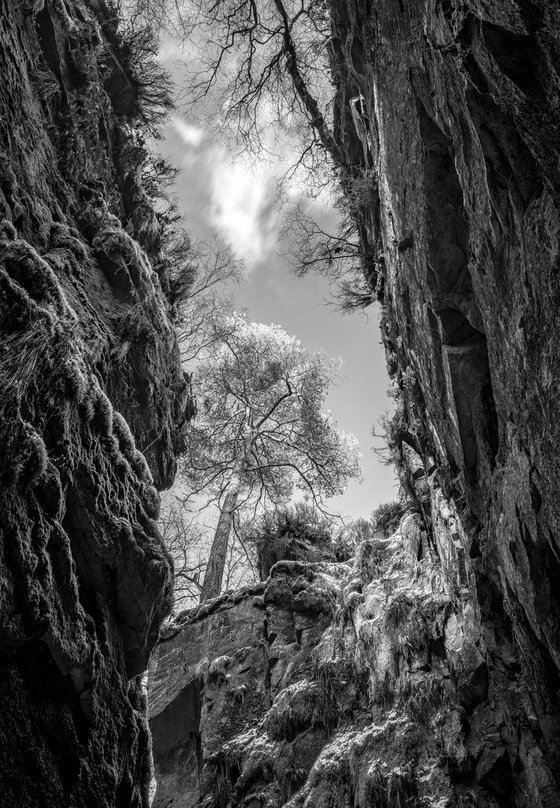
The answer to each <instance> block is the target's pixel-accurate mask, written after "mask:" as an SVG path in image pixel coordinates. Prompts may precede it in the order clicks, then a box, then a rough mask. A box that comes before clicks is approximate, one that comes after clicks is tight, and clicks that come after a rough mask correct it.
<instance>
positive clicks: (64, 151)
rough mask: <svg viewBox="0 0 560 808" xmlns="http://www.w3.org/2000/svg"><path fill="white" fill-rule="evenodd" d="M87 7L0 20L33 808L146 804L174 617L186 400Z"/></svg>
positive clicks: (9, 673)
mask: <svg viewBox="0 0 560 808" xmlns="http://www.w3.org/2000/svg"><path fill="white" fill-rule="evenodd" d="M92 5H95V7H96V8H97V12H96V13H95V14H94V12H93V10H92V8H90V7H89V6H88V4H87V3H83V2H75V3H72V4H66V3H63V2H59V0H56V1H55V0H46V3H42V2H16V1H15V0H14V1H13V2H12V0H6V2H3V3H2V4H1V7H0V32H1V33H0V43H1V48H0V73H1V75H2V86H1V87H0V286H1V292H0V328H1V334H2V336H1V341H2V345H1V352H2V353H1V358H0V434H1V445H2V459H1V461H0V478H1V483H2V487H1V493H0V514H1V516H0V537H1V547H2V555H1V558H0V637H1V645H0V746H1V747H2V755H1V759H0V792H1V793H2V803H3V804H6V805H13V806H22V807H23V806H26V808H27V806H29V808H32V806H37V808H50V806H53V808H54V806H57V808H59V807H60V806H62V805H64V806H69V807H70V806H86V805H87V806H97V807H98V808H100V807H101V806H107V807H108V806H111V808H114V806H117V805H119V806H127V808H128V806H141V805H146V804H147V798H148V783H149V779H150V753H149V736H148V728H147V722H146V719H145V697H144V695H143V691H142V688H141V686H140V679H139V675H140V674H141V673H142V672H143V671H144V669H145V667H146V665H147V661H148V655H149V652H150V649H151V647H152V646H153V644H154V643H155V641H156V639H157V637H158V630H159V625H160V623H161V620H162V619H163V617H164V616H165V615H166V613H167V611H168V609H169V603H170V564H169V561H168V559H167V557H166V554H165V552H164V550H163V548H162V544H161V541H160V537H159V534H158V530H157V526H156V523H155V521H154V520H155V519H156V518H157V515H158V507H159V498H158V494H157V491H156V488H155V487H154V486H157V487H162V486H165V485H169V484H170V482H171V481H172V478H173V474H174V453H175V449H176V447H177V446H178V443H179V439H180V436H179V435H178V433H177V426H174V424H175V425H180V423H181V410H182V409H183V408H184V400H183V399H184V395H185V382H184V379H183V374H182V371H181V367H180V362H179V357H178V351H177V346H176V342H175V338H174V333H173V330H172V327H171V325H170V320H169V306H168V305H167V303H166V301H165V298H164V296H163V294H162V292H161V287H160V281H159V279H158V277H157V275H156V273H155V272H154V271H153V269H152V264H151V263H150V260H149V258H148V256H147V254H146V252H144V250H143V249H142V246H143V247H145V249H146V250H148V251H149V252H150V255H152V256H154V255H155V254H156V250H155V248H154V243H153V241H152V242H149V241H148V239H147V238H143V232H144V231H142V232H141V231H140V230H139V229H138V228H137V227H136V226H135V221H136V220H135V217H134V214H135V212H136V211H137V209H138V207H139V205H140V203H141V202H142V198H141V195H142V190H141V185H140V183H139V181H138V179H137V174H138V171H139V163H138V162H137V163H136V165H134V162H133V161H132V160H131V159H130V153H131V150H132V147H133V146H134V145H135V141H134V138H135V137H137V135H135V134H134V132H133V130H132V128H131V127H130V126H129V125H128V124H127V122H126V121H125V120H124V119H122V118H121V119H119V118H117V117H116V116H115V114H114V111H113V109H112V105H111V99H110V97H109V95H108V93H107V92H106V90H105V89H104V86H105V87H110V81H109V79H110V77H111V75H112V71H113V70H114V69H115V68H114V64H113V60H112V59H111V55H110V49H109V50H108V44H107V42H108V39H107V38H108V37H110V36H114V29H111V27H110V25H109V26H107V24H106V21H107V17H106V16H105V17H104V16H103V13H102V9H103V4H102V3H101V4H100V3H95V4H92ZM102 24H103V28H102V27H101V25H102ZM127 155H128V157H127ZM127 189H128V190H127ZM125 191H126V193H125ZM132 191H134V193H132ZM142 204H144V206H145V207H146V209H147V211H148V213H150V212H151V215H152V218H153V220H154V221H155V214H154V213H153V211H152V210H151V207H149V206H148V205H147V204H146V200H144V202H143V203H142ZM144 235H145V233H144ZM135 237H136V238H137V239H138V240H136V239H135ZM139 242H140V243H139ZM141 245H142V246H141ZM140 449H143V452H142V451H140ZM146 461H148V462H146Z"/></svg>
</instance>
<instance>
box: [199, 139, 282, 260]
mask: <svg viewBox="0 0 560 808" xmlns="http://www.w3.org/2000/svg"><path fill="white" fill-rule="evenodd" d="M210 215H211V218H212V222H213V224H214V225H215V227H216V228H217V229H218V230H219V231H220V232H221V233H222V234H223V235H224V237H225V238H226V239H227V241H228V242H229V244H230V246H231V248H232V250H233V251H234V252H235V253H236V255H238V256H239V257H240V258H242V259H243V260H244V261H245V263H246V265H247V268H248V269H249V270H251V269H254V268H255V266H257V265H258V264H260V263H262V262H263V261H264V260H266V258H267V257H268V256H269V255H270V253H271V252H272V251H273V250H274V247H275V245H276V241H277V228H278V212H277V210H276V209H275V205H274V185H273V183H272V182H271V180H270V179H267V178H266V177H265V176H262V175H259V172H258V171H256V170H255V168H254V167H252V166H250V165H248V164H246V163H244V162H241V161H236V162H235V163H234V162H232V161H231V159H230V158H229V156H228V155H227V153H226V152H225V151H223V150H221V149H216V150H215V152H214V155H213V161H212V173H211V208H210Z"/></svg>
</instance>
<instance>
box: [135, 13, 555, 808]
mask: <svg viewBox="0 0 560 808" xmlns="http://www.w3.org/2000/svg"><path fill="white" fill-rule="evenodd" d="M331 9H332V15H333V30H332V52H333V75H334V78H335V82H336V86H337V101H336V114H335V122H336V136H337V141H338V143H339V146H340V149H341V151H342V153H343V154H344V155H345V159H346V164H347V171H348V176H349V177H350V178H351V180H352V182H353V183H354V185H353V196H352V199H351V205H352V207H353V208H354V209H358V210H359V220H360V224H361V228H362V229H361V231H360V240H361V243H362V247H363V264H364V268H365V269H366V272H367V273H368V275H369V277H370V280H371V283H372V286H373V287H374V288H375V290H376V292H377V294H378V297H379V299H380V301H381V304H382V308H383V318H382V333H383V339H384V343H385V348H386V352H387V359H388V366H389V371H390V373H391V375H392V377H393V379H394V383H395V386H396V387H397V388H398V390H399V395H398V407H397V413H396V416H395V418H394V419H393V421H392V425H391V427H390V434H389V437H390V440H391V444H392V446H393V448H394V450H395V453H396V455H397V457H398V461H399V466H400V470H401V476H402V480H403V483H404V485H405V487H406V488H407V490H408V493H409V494H410V495H411V496H412V498H413V500H414V501H415V502H416V511H417V513H416V515H414V514H410V515H408V516H407V517H406V519H405V521H404V522H403V523H402V524H401V527H400V529H399V531H398V533H397V534H396V535H395V537H393V539H392V540H391V542H390V543H389V544H388V545H387V546H386V547H384V548H383V547H382V546H377V545H376V544H374V545H372V546H366V547H363V548H362V549H361V551H360V553H359V554H358V557H357V559H356V562H355V565H354V566H353V567H346V568H345V569H343V568H342V567H340V566H339V567H336V568H334V567H333V568H329V569H327V568H324V567H320V566H319V567H317V566H313V565H311V566H305V565H304V566H303V567H302V568H297V567H294V566H292V567H290V566H289V565H287V566H286V565H283V564H280V565H279V566H277V567H276V568H275V569H273V572H272V575H271V578H270V579H269V580H268V581H267V582H266V583H265V586H264V592H263V593H262V594H260V593H259V594H253V595H250V594H247V595H243V600H242V601H241V603H240V604H238V603H236V602H235V596H234V597H233V599H228V597H226V598H225V600H222V601H220V602H219V603H217V604H215V605H214V606H212V607H211V609H210V611H206V610H205V611H203V612H202V613H201V612H197V613H194V614H191V615H189V616H187V617H186V618H185V625H184V626H183V627H181V625H179V626H177V627H176V628H177V633H175V634H174V635H173V636H172V637H169V638H167V639H165V640H163V642H162V643H161V644H160V645H159V646H158V648H157V650H156V655H155V658H154V662H153V666H154V667H153V682H154V684H153V685H152V688H153V692H152V695H151V697H150V698H151V705H152V706H151V713H152V719H151V721H152V726H153V731H154V749H155V751H156V779H157V780H158V790H157V792H156V797H155V803H154V804H155V805H156V806H158V808H160V807H161V806H164V805H165V806H179V805H180V806H187V805H188V806H190V805H194V804H198V802H199V801H200V802H201V804H206V805H213V806H216V808H218V807H220V808H222V807H223V808H225V806H228V805H231V806H234V805H253V804H254V805H257V804H258V805H270V806H276V805H278V806H280V805H286V804H289V805H293V806H295V805H303V806H305V808H315V807H316V806H325V808H326V806H336V807H337V808H338V806H353V807H354V808H356V806H361V808H365V806H370V805H373V806H405V805H406V806H426V805H430V806H442V808H443V806H458V805H460V806H471V805H472V806H482V807H483V808H486V806H488V808H490V806H492V808H496V807H499V808H510V806H520V807H521V806H522V807H523V808H525V807H526V806H527V807H528V806H538V807H539V808H551V806H559V805H560V749H559V738H560V734H559V730H560V704H559V693H560V678H559V674H560V632H559V629H560V622H559V620H560V602H559V595H558V593H559V591H560V590H559V581H560V533H559V528H560V504H559V503H560V500H559V498H558V481H559V471H560V468H559V462H558V450H557V446H558V443H559V438H560V434H559V430H560V412H559V407H560V404H559V401H560V397H559V396H558V391H559V389H560V385H559V378H560V365H559V361H558V345H559V344H560V341H559V340H560V333H559V326H558V317H557V310H558V304H559V295H560V281H559V277H560V274H559V270H560V262H559V233H560V217H559V207H560V196H559V180H560V162H559V150H560V146H559V144H560V138H559V134H560V128H559V124H560V110H559V101H560V95H559V91H560V70H559V65H560V42H559V38H560V9H559V8H558V5H557V3H555V2H550V0H515V1H514V0H494V1H493V2H491V3H490V2H484V0H461V2H459V1H458V0H406V2H404V1H401V0H398V2H397V0H377V2H363V1H360V2H349V3H338V2H335V3H333V4H332V5H331ZM360 95H361V96H362V103H363V110H364V111H363V114H362V118H363V120H362V124H363V126H362V127H358V128H357V127H356V124H355V121H354V118H355V114H354V115H353V114H352V109H351V105H352V99H355V98H356V97H359V96H360ZM354 113H355V110H354ZM360 129H364V131H365V132H366V134H365V135H364V134H363V132H362V133H361V132H360V131H359V130H360ZM346 187H347V188H348V182H347V186H346ZM351 190H352V189H351ZM370 556H373V557H374V558H375V557H377V561H376V562H375V563H373V562H372V563H370V562H368V561H367V559H368V557H370ZM317 590H319V592H320V594H318V595H317V598H316V599H315V600H314V598H313V597H312V595H313V594H315V593H316V592H317ZM278 591H282V592H283V593H284V594H283V595H282V596H281V597H280V600H277V593H278ZM288 593H289V594H288ZM299 603H301V604H302V606H301V608H300V606H299V605H298V604H299ZM228 625H229V626H230V627H234V628H228ZM276 625H280V626H281V627H282V628H281V630H280V631H279V632H278V631H277V630H276V628H275V626H276ZM311 627H313V628H311ZM248 630H249V633H250V635H251V636H254V637H256V642H253V641H252V642H248V637H247V633H246V632H247V631H248ZM306 632H307V633H306ZM238 640H239V641H238ZM195 646H196V647H199V648H200V647H202V648H203V653H202V656H200V657H198V656H197V655H196V654H198V653H199V652H196V654H195V657H194V661H193V663H192V666H191V663H190V662H189V661H188V657H189V654H191V653H193V649H194V648H195ZM251 649H252V650H251ZM261 649H262V650H261ZM237 653H239V658H238V656H237ZM244 654H245V657H243V655H244ZM261 654H262V656H261ZM247 660H248V661H247ZM193 666H194V667H193ZM166 671H167V672H166ZM171 671H174V672H176V675H175V673H173V674H172V673H171ZM166 676H171V679H172V682H173V683H172V684H169V685H167V686H166V685H165V684H164V680H165V678H166ZM239 688H240V690H239ZM244 693H245V694H247V695H246V696H244V695H243V694H244ZM187 704H189V705H190V706H189V708H188V711H189V715H190V716H191V718H189V722H190V723H189V724H188V728H187V725H186V724H183V723H182V719H181V717H180V716H181V715H182V714H183V713H181V712H180V711H181V710H186V709H187V708H186V706H185V705H187ZM174 705H175V707H176V708H177V711H176V712H175V709H174ZM171 716H173V731H172V732H171V733H170V734H168V726H167V724H166V721H167V720H169V717H171ZM192 716H195V718H192ZM186 736H187V737H186ZM185 784H186V785H185Z"/></svg>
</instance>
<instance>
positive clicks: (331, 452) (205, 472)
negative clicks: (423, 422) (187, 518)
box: [182, 315, 360, 600]
mask: <svg viewBox="0 0 560 808" xmlns="http://www.w3.org/2000/svg"><path fill="white" fill-rule="evenodd" d="M214 328H216V329H219V330H220V332H221V333H220V336H221V343H220V347H219V349H218V351H217V353H216V356H215V357H214V358H213V359H211V360H210V359H208V360H206V361H204V362H201V363H200V364H199V366H198V368H197V370H196V373H195V386H196V389H197V396H198V415H197V417H196V418H195V419H194V420H193V421H192V422H191V424H190V425H189V434H188V444H189V448H188V451H187V455H186V457H185V459H184V463H183V468H182V473H183V475H184V477H185V478H186V480H187V481H188V483H189V484H190V486H191V488H192V491H193V495H195V496H196V495H198V494H205V495H209V496H210V497H211V498H212V499H213V501H215V502H216V503H217V504H218V505H219V508H220V517H219V520H218V526H217V528H216V533H215V536H214V541H213V545H212V549H211V552H210V558H209V561H208V567H207V571H206V576H205V580H204V585H203V589H202V595H201V599H202V600H206V599H208V598H210V597H213V596H215V595H217V594H219V591H220V586H221V579H222V574H223V566H224V560H225V554H226V552H227V546H228V541H229V536H230V533H231V529H232V525H233V522H234V518H235V514H236V513H237V512H238V511H239V510H241V509H244V510H245V511H247V510H251V509H252V510H253V511H254V512H257V511H258V509H264V508H267V507H268V508H270V507H276V506H277V505H279V504H280V503H285V502H287V501H288V500H289V499H290V498H291V497H292V495H293V494H294V492H295V490H296V489H299V490H301V491H302V492H304V493H305V494H307V495H308V496H309V497H310V498H311V500H312V501H313V502H314V503H315V504H316V505H317V506H318V507H320V508H321V507H324V506H323V503H324V499H325V498H327V497H331V496H334V495H336V494H340V493H343V491H344V490H345V487H346V483H347V481H348V480H349V479H350V478H352V477H357V476H359V473H360V472H359V452H358V445H357V441H356V438H355V437H354V436H353V435H349V434H346V433H344V432H342V431H341V430H339V429H338V428H337V425H336V423H335V422H334V420H333V418H332V416H331V415H330V414H329V413H324V412H322V410H321V406H322V404H323V402H324V399H325V396H326V393H327V390H328V386H329V384H330V382H332V381H333V380H334V379H335V377H336V375H337V373H338V363H337V362H335V361H333V360H329V359H328V358H327V357H325V356H324V355H323V354H321V353H315V354H310V353H307V352H306V351H305V350H304V349H303V348H302V346H301V345H300V343H299V342H298V340H296V339H295V338H294V337H290V336H288V335H287V334H286V333H285V331H283V329H282V328H280V327H279V326H275V325H262V324H258V323H249V322H248V321H247V320H246V318H244V317H242V316H239V315H233V316H231V317H229V318H227V319H226V321H225V322H221V323H219V324H218V323H216V324H215V325H214Z"/></svg>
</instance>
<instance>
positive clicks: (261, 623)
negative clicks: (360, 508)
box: [149, 486, 505, 808]
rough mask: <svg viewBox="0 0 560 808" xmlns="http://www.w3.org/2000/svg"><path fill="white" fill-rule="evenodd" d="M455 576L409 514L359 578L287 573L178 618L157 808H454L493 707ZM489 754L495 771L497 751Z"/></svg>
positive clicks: (444, 509) (341, 568)
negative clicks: (468, 723)
mask: <svg viewBox="0 0 560 808" xmlns="http://www.w3.org/2000/svg"><path fill="white" fill-rule="evenodd" d="M433 498H434V508H439V510H440V520H441V524H440V537H441V541H442V543H444V542H445V543H447V542H452V539H451V536H452V535H453V531H455V530H456V523H455V520H456V514H455V512H454V509H453V506H452V505H450V504H449V503H447V502H445V501H444V500H443V498H442V496H441V491H440V490H439V489H437V488H436V487H435V486H433ZM459 529H460V528H459ZM452 546H453V545H452ZM457 566H458V565H457V564H456V559H453V561H452V562H451V563H449V564H447V565H445V564H443V563H442V561H441V560H440V558H438V553H437V551H436V548H435V547H434V546H433V544H432V541H431V539H430V537H429V535H428V533H427V531H426V529H425V527H424V524H423V521H422V518H421V517H420V516H419V515H418V514H409V515H408V516H405V517H404V518H403V520H402V522H401V524H400V526H399V528H398V530H397V531H396V533H394V534H393V535H392V536H391V537H390V538H385V537H383V534H382V533H381V532H379V533H378V537H377V538H376V539H375V540H373V541H370V542H368V543H366V544H363V545H362V546H361V547H360V548H359V550H358V553H357V556H356V559H355V560H354V562H352V563H338V564H327V563H320V562H317V563H306V564H302V563H299V562H279V563H278V564H276V566H275V567H274V568H273V569H272V573H271V576H270V578H269V579H268V580H267V581H266V582H265V583H264V584H260V585H258V587H257V588H255V589H253V590H245V591H244V592H240V593H234V594H233V595H225V596H222V597H221V598H220V599H218V600H216V601H213V602H210V603H208V604H205V605H204V606H203V607H202V608H199V609H197V610H194V611H193V612H190V613H186V614H185V615H184V616H183V617H182V618H180V619H178V620H177V622H176V623H175V624H174V625H172V626H170V627H169V629H168V633H167V637H166V638H164V639H163V640H162V641H161V642H160V643H159V644H158V646H157V647H156V650H155V652H154V657H153V660H152V663H151V668H150V688H149V701H150V713H151V721H150V723H151V728H152V733H153V739H154V758H155V777H156V781H157V789H156V792H155V801H154V806H155V808H163V806H168V805H173V806H177V807H178V808H191V806H195V805H197V804H201V803H202V804H205V805H208V806H216V807H217V806H227V805H229V806H231V807H232V808H234V806H247V805H249V806H255V807H256V806H257V805H258V806H260V805H266V806H269V808H280V806H283V805H290V806H292V808H296V806H325V808H327V806H330V807H331V808H342V807H343V806H344V807H346V806H356V805H374V806H379V807H380V808H393V807H394V806H395V805H397V806H399V805H401V806H416V805H418V806H420V805H422V806H424V805H433V806H436V805H438V806H447V805H449V806H451V805H455V804H456V802H455V797H456V793H457V792H456V788H455V781H454V773H455V772H460V771H464V770H465V767H467V768H468V762H469V760H470V759H471V758H470V756H471V755H473V756H476V757H478V754H479V752H478V750H476V751H474V752H473V751H472V750H470V749H469V748H468V746H467V740H466V738H465V735H464V733H463V726H464V722H465V720H467V717H468V716H471V715H474V714H477V715H478V714H479V713H478V712H477V711H479V710H480V706H481V705H482V704H484V703H485V702H486V699H487V696H488V670H487V666H486V663H485V659H484V658H483V656H482V654H481V652H480V650H479V645H480V627H479V626H478V625H477V623H476V620H475V618H474V614H473V608H472V605H471V604H470V603H469V596H468V589H466V588H465V587H464V586H463V585H462V584H461V579H460V576H459V574H458V573H457V571H456V570H457ZM479 742H480V743H481V744H482V743H483V741H482V739H481V738H480V739H479ZM491 753H492V756H493V757H492V760H491V761H490V762H489V769H492V770H493V766H494V765H495V764H496V761H497V760H498V758H499V759H500V760H501V764H500V765H503V763H504V761H503V757H504V754H505V750H504V748H503V747H502V746H500V741H499V738H494V740H493V741H492V745H491ZM489 754H490V752H489ZM495 773H496V772H495V771H494V774H495ZM464 793H466V789H464ZM482 794H483V792H482V791H481V790H479V793H478V796H479V797H480V799H481V800H483V796H482ZM478 804H481V805H482V804H484V805H486V804H488V805H492V804H493V803H492V800H491V798H490V797H489V801H488V802H483V801H481V802H479V803H478Z"/></svg>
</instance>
